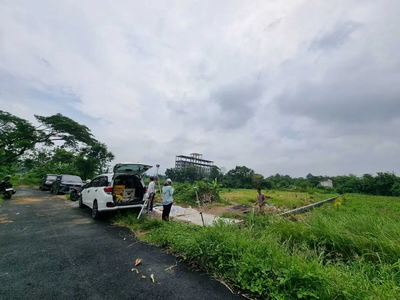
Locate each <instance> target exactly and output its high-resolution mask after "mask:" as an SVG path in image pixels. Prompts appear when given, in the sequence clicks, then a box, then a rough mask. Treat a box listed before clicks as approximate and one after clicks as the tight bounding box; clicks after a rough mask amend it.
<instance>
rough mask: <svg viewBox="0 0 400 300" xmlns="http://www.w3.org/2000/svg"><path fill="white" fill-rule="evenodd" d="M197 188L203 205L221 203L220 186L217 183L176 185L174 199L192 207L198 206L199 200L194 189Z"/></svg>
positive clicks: (198, 182) (205, 181) (203, 182)
mask: <svg viewBox="0 0 400 300" xmlns="http://www.w3.org/2000/svg"><path fill="white" fill-rule="evenodd" d="M195 187H197V193H198V196H199V200H200V201H201V202H202V203H211V202H217V201H220V196H219V186H218V183H217V181H215V180H214V181H210V180H206V179H205V180H201V181H196V182H195V183H193V184H191V183H188V182H185V183H175V185H174V189H175V190H174V198H175V200H176V201H178V202H181V203H186V204H190V205H196V204H197V203H196V202H197V198H196V192H195V190H194V188H195Z"/></svg>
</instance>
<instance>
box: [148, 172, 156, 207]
mask: <svg viewBox="0 0 400 300" xmlns="http://www.w3.org/2000/svg"><path fill="white" fill-rule="evenodd" d="M147 193H148V194H149V203H148V204H147V209H148V210H149V211H153V204H154V197H155V196H156V183H155V182H154V177H153V176H152V177H150V183H149V187H148V188H147Z"/></svg>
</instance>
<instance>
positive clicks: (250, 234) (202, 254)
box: [115, 195, 400, 299]
mask: <svg viewBox="0 0 400 300" xmlns="http://www.w3.org/2000/svg"><path fill="white" fill-rule="evenodd" d="M386 198H388V197H381V198H380V199H376V197H369V198H367V199H366V198H364V196H361V197H360V196H358V195H350V196H347V197H346V200H345V201H343V202H342V204H341V205H340V206H336V207H335V206H334V205H327V206H325V207H322V208H319V209H317V210H314V211H313V212H311V213H308V214H306V215H302V216H301V217H295V218H292V220H288V219H286V218H283V217H279V216H268V215H266V216H257V215H256V216H254V215H253V214H251V213H250V214H247V216H246V217H245V222H244V224H241V225H239V226H238V225H232V224H225V223H222V222H221V223H219V224H216V225H215V226H213V227H199V226H194V225H188V224H183V223H179V222H161V221H160V220H149V219H147V218H143V219H141V220H136V216H134V215H131V214H119V215H117V216H116V219H115V222H116V223H117V224H119V225H122V226H127V227H130V228H132V229H133V230H135V231H136V232H137V233H138V235H139V238H140V239H142V240H145V241H148V242H151V243H154V244H158V245H160V246H162V247H165V248H167V249H169V251H172V252H174V253H176V254H179V255H180V256H182V257H183V258H184V259H185V260H186V261H188V262H190V263H191V264H195V265H196V266H198V267H201V268H203V269H205V270H207V271H208V272H209V273H211V274H213V275H214V276H216V277H218V278H221V279H222V280H223V281H225V282H228V283H229V284H230V286H231V287H234V288H236V289H238V290H241V291H243V292H245V293H246V294H250V295H251V296H252V297H258V298H263V299H265V298H272V299H292V298H297V299H317V298H318V299H399V298H400V290H399V286H400V263H399V260H398V257H399V253H400V252H399V251H400V248H399V246H398V245H400V243H399V242H400V241H399V236H398V234H397V233H396V228H400V224H399V221H397V219H396V218H395V217H393V216H394V215H396V214H392V212H397V210H398V208H399V207H400V201H399V200H398V199H395V198H393V199H386ZM376 200H381V202H380V201H376ZM374 201H375V202H374ZM379 202H380V203H381V204H380V203H379ZM382 204H383V205H382Z"/></svg>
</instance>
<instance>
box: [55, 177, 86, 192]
mask: <svg viewBox="0 0 400 300" xmlns="http://www.w3.org/2000/svg"><path fill="white" fill-rule="evenodd" d="M81 186H83V182H82V179H81V178H80V177H79V176H76V175H57V178H56V180H54V182H53V184H52V186H51V188H50V193H55V194H57V195H58V194H61V193H62V194H67V193H69V192H70V189H71V188H74V187H81Z"/></svg>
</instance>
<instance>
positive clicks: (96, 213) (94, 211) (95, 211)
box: [92, 200, 100, 220]
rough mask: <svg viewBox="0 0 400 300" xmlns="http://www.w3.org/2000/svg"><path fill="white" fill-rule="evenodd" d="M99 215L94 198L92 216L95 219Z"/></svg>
mask: <svg viewBox="0 0 400 300" xmlns="http://www.w3.org/2000/svg"><path fill="white" fill-rule="evenodd" d="M99 217H100V212H99V207H98V205H97V201H96V200H95V201H94V202H93V208H92V218H93V219H94V220H97V219H98V218H99Z"/></svg>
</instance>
